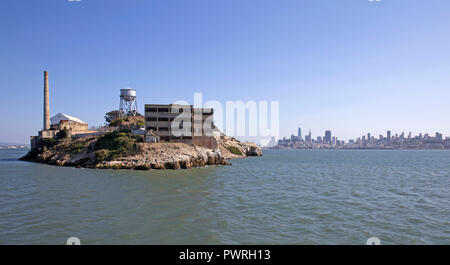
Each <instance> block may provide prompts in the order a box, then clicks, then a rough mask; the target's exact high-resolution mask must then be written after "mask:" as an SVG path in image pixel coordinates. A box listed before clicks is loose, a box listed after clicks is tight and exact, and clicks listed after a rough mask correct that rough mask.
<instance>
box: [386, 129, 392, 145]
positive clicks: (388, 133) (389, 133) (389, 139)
mask: <svg viewBox="0 0 450 265" xmlns="http://www.w3.org/2000/svg"><path fill="white" fill-rule="evenodd" d="M386 138H387V140H388V142H389V143H390V142H391V139H392V137H391V131H387V137H386Z"/></svg>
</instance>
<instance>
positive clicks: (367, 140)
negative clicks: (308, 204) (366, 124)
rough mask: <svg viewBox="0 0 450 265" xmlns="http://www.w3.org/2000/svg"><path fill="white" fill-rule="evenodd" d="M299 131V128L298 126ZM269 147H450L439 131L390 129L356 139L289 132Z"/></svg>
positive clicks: (325, 134) (330, 134)
mask: <svg viewBox="0 0 450 265" xmlns="http://www.w3.org/2000/svg"><path fill="white" fill-rule="evenodd" d="M298 131H299V132H300V131H301V128H298ZM269 147H275V148H295V149H450V137H449V136H445V135H443V134H442V133H440V132H436V133H434V134H428V133H420V134H418V135H415V136H413V134H412V133H411V132H409V133H408V134H405V132H402V133H400V134H399V133H395V134H394V135H392V132H391V131H390V130H387V131H386V134H385V135H383V134H379V135H378V136H374V135H372V134H371V133H370V132H368V133H367V134H366V135H364V134H363V135H361V136H360V137H358V138H356V139H349V140H348V141H346V140H342V139H340V138H339V137H338V136H334V135H333V134H332V131H331V130H326V131H325V133H324V135H318V136H317V137H316V138H315V139H314V137H312V134H311V131H310V132H309V134H308V135H306V136H305V138H302V137H301V136H300V134H298V135H294V134H291V136H290V137H282V138H281V139H279V140H278V142H277V144H275V143H273V141H271V143H270V146H269Z"/></svg>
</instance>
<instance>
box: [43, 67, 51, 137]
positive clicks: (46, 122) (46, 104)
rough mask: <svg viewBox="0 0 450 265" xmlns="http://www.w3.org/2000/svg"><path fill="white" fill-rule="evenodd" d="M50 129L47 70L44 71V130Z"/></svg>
mask: <svg viewBox="0 0 450 265" xmlns="http://www.w3.org/2000/svg"><path fill="white" fill-rule="evenodd" d="M49 129H50V96H49V92H48V72H47V71H44V130H49Z"/></svg>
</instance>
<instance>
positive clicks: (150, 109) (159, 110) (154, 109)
mask: <svg viewBox="0 0 450 265" xmlns="http://www.w3.org/2000/svg"><path fill="white" fill-rule="evenodd" d="M145 112H170V113H172V110H169V109H168V108H146V109H145ZM178 112H179V113H181V112H183V109H179V111H178Z"/></svg>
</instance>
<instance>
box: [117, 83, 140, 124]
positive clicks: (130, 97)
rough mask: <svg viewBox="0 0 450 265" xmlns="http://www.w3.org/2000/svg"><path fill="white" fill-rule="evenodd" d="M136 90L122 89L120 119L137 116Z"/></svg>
mask: <svg viewBox="0 0 450 265" xmlns="http://www.w3.org/2000/svg"><path fill="white" fill-rule="evenodd" d="M137 114H138V108H137V100H136V90H135V89H132V88H122V89H121V90H120V105H119V117H120V118H122V117H125V116H137Z"/></svg>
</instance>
